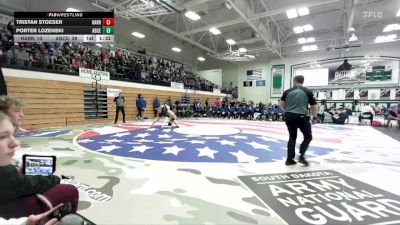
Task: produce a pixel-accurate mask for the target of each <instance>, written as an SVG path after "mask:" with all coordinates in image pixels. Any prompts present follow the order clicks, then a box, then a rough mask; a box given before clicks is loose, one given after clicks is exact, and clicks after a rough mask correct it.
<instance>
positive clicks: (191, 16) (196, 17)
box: [185, 11, 200, 21]
mask: <svg viewBox="0 0 400 225" xmlns="http://www.w3.org/2000/svg"><path fill="white" fill-rule="evenodd" d="M185 16H186V17H187V18H189V19H191V20H195V21H196V20H199V19H200V16H199V15H198V14H197V13H195V12H193V11H187V12H186V13H185Z"/></svg>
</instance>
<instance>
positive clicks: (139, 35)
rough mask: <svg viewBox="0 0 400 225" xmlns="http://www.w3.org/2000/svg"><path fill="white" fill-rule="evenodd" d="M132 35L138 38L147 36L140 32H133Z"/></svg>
mask: <svg viewBox="0 0 400 225" xmlns="http://www.w3.org/2000/svg"><path fill="white" fill-rule="evenodd" d="M132 35H133V36H135V37H138V38H145V37H146V36H145V35H144V34H141V33H139V32H136V31H135V32H132Z"/></svg>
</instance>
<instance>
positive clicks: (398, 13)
mask: <svg viewBox="0 0 400 225" xmlns="http://www.w3.org/2000/svg"><path fill="white" fill-rule="evenodd" d="M396 17H400V9H399V10H398V11H397V13H396Z"/></svg>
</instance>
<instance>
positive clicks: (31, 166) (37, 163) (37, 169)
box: [22, 155, 57, 176]
mask: <svg viewBox="0 0 400 225" xmlns="http://www.w3.org/2000/svg"><path fill="white" fill-rule="evenodd" d="M56 160H57V158H56V156H51V155H23V156H22V166H23V168H22V172H23V173H24V174H25V175H35V176H36V175H38V176H49V175H52V174H53V173H54V171H56Z"/></svg>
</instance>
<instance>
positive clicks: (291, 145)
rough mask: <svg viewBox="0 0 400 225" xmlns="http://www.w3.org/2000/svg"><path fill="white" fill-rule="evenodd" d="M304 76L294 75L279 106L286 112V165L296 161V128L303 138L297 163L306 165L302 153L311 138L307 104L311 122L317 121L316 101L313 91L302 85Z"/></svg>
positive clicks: (304, 151)
mask: <svg viewBox="0 0 400 225" xmlns="http://www.w3.org/2000/svg"><path fill="white" fill-rule="evenodd" d="M303 83H304V76H295V77H294V80H293V87H292V88H290V89H288V90H286V91H285V92H284V93H283V96H282V98H281V101H280V102H279V106H280V107H281V108H282V109H283V110H284V111H285V112H286V114H285V117H286V126H287V128H288V130H289V142H288V145H287V148H288V156H287V159H286V165H294V164H296V161H294V160H293V158H294V157H295V155H296V153H295V146H296V138H297V129H300V131H301V132H302V133H303V136H304V140H303V142H302V143H301V145H300V157H299V163H302V164H304V165H306V166H307V165H308V162H307V161H306V159H305V158H304V154H305V153H306V150H307V148H308V145H309V144H310V142H311V140H312V134H311V124H310V117H309V113H308V105H310V106H311V111H312V124H315V123H316V121H317V102H316V101H315V98H314V95H313V93H312V92H311V91H310V90H308V89H307V88H305V87H303Z"/></svg>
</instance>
